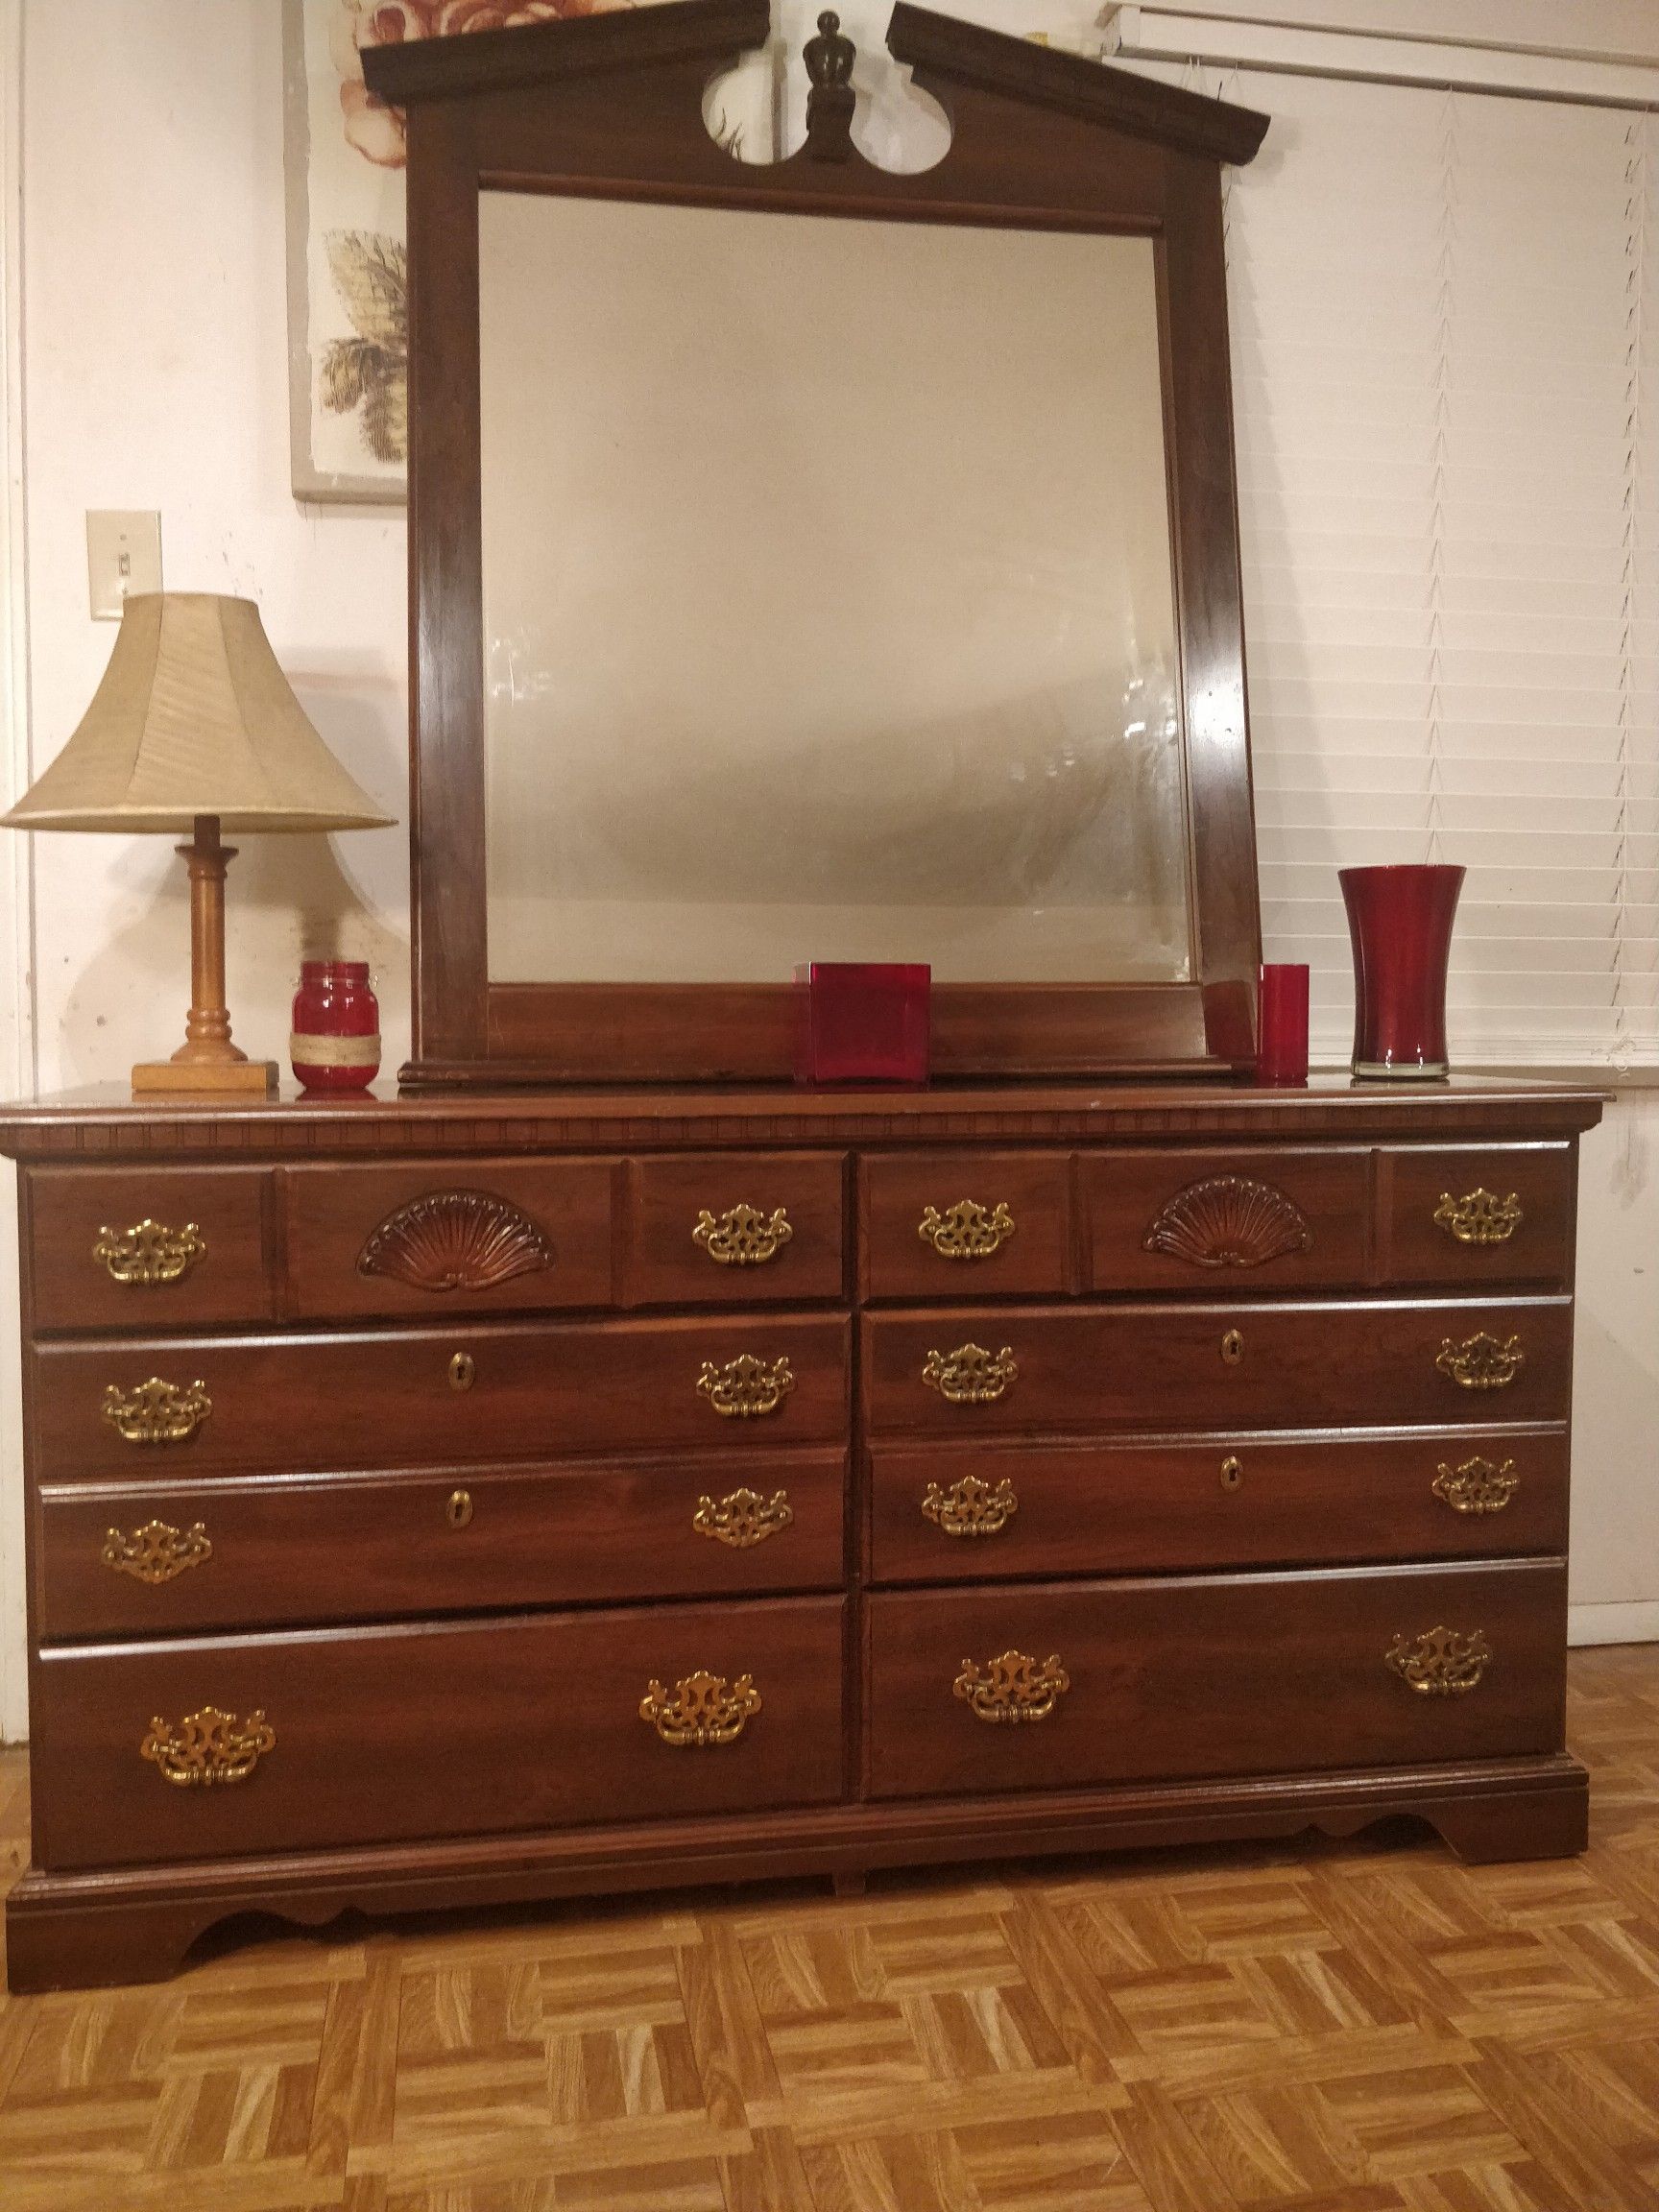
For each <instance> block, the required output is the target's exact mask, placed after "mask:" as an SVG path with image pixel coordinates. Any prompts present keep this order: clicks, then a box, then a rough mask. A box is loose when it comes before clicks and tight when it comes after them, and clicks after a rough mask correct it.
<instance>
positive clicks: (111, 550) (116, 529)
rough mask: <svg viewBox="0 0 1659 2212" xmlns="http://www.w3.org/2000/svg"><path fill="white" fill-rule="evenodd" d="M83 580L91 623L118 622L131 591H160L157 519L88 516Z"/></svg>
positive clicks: (154, 516) (124, 515)
mask: <svg viewBox="0 0 1659 2212" xmlns="http://www.w3.org/2000/svg"><path fill="white" fill-rule="evenodd" d="M86 580H87V587H88V589H89V591H90V594H91V601H92V619H93V621H94V622H119V621H120V619H121V616H122V614H123V613H124V612H125V611H126V606H127V600H128V596H129V594H130V593H132V592H134V591H159V590H160V589H161V517H160V516H159V515H147V514H114V513H110V512H108V511H105V512H99V513H89V514H88V515H87V517H86Z"/></svg>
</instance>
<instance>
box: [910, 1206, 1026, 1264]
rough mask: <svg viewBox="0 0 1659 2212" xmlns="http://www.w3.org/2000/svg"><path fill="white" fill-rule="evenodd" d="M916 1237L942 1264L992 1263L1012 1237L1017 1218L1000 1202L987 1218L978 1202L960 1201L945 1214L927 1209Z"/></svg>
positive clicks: (934, 1208)
mask: <svg viewBox="0 0 1659 2212" xmlns="http://www.w3.org/2000/svg"><path fill="white" fill-rule="evenodd" d="M916 1233H917V1235H918V1236H919V1237H920V1238H921V1239H922V1241H923V1243H924V1244H931V1245H932V1247H933V1249H934V1251H935V1252H937V1253H938V1254H939V1256H940V1258H941V1259H943V1260H989V1259H990V1257H991V1255H992V1254H993V1253H994V1252H997V1251H999V1250H1000V1249H1001V1247H1002V1246H1003V1245H1004V1244H1006V1243H1007V1241H1008V1239H1009V1238H1010V1237H1012V1236H1013V1234H1014V1216H1013V1214H1010V1213H1009V1211H1008V1208H1007V1206H1006V1205H1005V1204H1004V1203H1003V1201H1002V1200H1001V1199H998V1201H997V1203H996V1205H995V1206H993V1207H992V1209H991V1211H990V1213H989V1214H987V1213H986V1211H985V1209H984V1207H983V1206H981V1205H980V1203H979V1201H978V1199H977V1198H958V1199H957V1201H956V1203H955V1205H954V1206H947V1207H946V1209H945V1211H944V1213H943V1214H941V1213H940V1212H939V1210H938V1208H937V1207H936V1206H928V1207H926V1209H925V1210H924V1212H923V1214H922V1219H921V1221H920V1223H919V1224H918V1226H917V1231H916Z"/></svg>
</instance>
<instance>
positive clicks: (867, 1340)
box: [863, 1298, 1573, 1441]
mask: <svg viewBox="0 0 1659 2212" xmlns="http://www.w3.org/2000/svg"><path fill="white" fill-rule="evenodd" d="M863 1329H864V1333H865V1334H864V1358H863V1387H864V1392H865V1400H866V1404H867V1407H868V1409H869V1420H870V1426H871V1428H872V1429H873V1430H874V1431H877V1432H878V1433H888V1434H898V1433H905V1432H913V1433H914V1432H919V1433H925V1434H932V1435H941V1436H950V1437H952V1438H954V1439H956V1440H958V1441H971V1440H972V1439H973V1438H974V1437H975V1436H981V1435H986V1434H993V1433H998V1432H1004V1433H1005V1432H1018V1431H1023V1432H1025V1433H1027V1434H1037V1435H1041V1434H1045V1433H1048V1432H1051V1431H1079V1430H1082V1431H1091V1432H1095V1433H1098V1432H1100V1431H1108V1430H1113V1429H1118V1428H1126V1429H1163V1430H1166V1431H1167V1430H1172V1429H1182V1430H1187V1429H1203V1430H1212V1429H1229V1430H1239V1429H1246V1428H1248V1429H1327V1428H1346V1427H1367V1428H1383V1427H1395V1426H1399V1425H1404V1424H1407V1423H1410V1424H1422V1425H1426V1426H1430V1427H1439V1426H1441V1425H1443V1424H1445V1423H1449V1422H1455V1423H1456V1424H1458V1425H1459V1426H1463V1425H1466V1424H1469V1423H1482V1424H1487V1425H1489V1424H1490V1423H1492V1422H1493V1421H1494V1420H1497V1419H1499V1418H1500V1417H1501V1418H1502V1419H1503V1421H1505V1422H1510V1421H1515V1422H1537V1421H1561V1420H1565V1418H1566V1415H1567V1396H1568V1385H1569V1377H1570V1369H1571V1354H1572V1332H1573V1309H1572V1304H1571V1302H1570V1301H1569V1300H1568V1299H1565V1298H1513V1299H1507V1300H1501V1301H1500V1300H1493V1301H1490V1302H1477V1301H1474V1300H1463V1301H1453V1300H1430V1299H1417V1300H1407V1299H1365V1300H1359V1299H1355V1300H1352V1301H1349V1302H1346V1303H1344V1304H1341V1305H1334V1304H1333V1305H1316V1304H1312V1303H1306V1304H1296V1305H1270V1306H1269V1305H1258V1306H1252V1305H1250V1304H1249V1303H1248V1302H1247V1301H1239V1302H1238V1303H1236V1304H1231V1305H1222V1304H1214V1305H1202V1306H1201V1305H1196V1304H1192V1305H1186V1304H1181V1305H1162V1306H1119V1307H1093V1308H1083V1309H1079V1308H1075V1307H1058V1308H1056V1307H1052V1306H1039V1307H1027V1308H1023V1309H1022V1308H1020V1307H1009V1308H1006V1309H1003V1310H989V1311H987V1310H977V1311H976V1310H973V1309H962V1308H951V1309H945V1310H934V1311H930V1312H924V1313H902V1314H901V1313H892V1314H887V1313H877V1314H870V1315H867V1316H866V1317H865V1319H864V1322H863Z"/></svg>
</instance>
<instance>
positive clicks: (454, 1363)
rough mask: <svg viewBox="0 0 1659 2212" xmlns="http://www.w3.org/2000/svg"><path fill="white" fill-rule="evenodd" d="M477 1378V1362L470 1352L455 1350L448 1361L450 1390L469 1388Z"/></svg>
mask: <svg viewBox="0 0 1659 2212" xmlns="http://www.w3.org/2000/svg"><path fill="white" fill-rule="evenodd" d="M477 1380H478V1362H477V1360H476V1359H474V1358H473V1357H472V1355H471V1353H470V1352H457V1353H456V1354H455V1355H454V1357H453V1358H451V1360H450V1362H449V1387H450V1389H451V1390H470V1389H471V1387H472V1385H473V1383H476V1382H477Z"/></svg>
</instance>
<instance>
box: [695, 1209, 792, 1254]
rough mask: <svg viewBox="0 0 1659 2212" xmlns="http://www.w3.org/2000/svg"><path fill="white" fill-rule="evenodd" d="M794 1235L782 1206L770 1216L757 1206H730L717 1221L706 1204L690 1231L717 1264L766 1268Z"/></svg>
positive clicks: (697, 1242)
mask: <svg viewBox="0 0 1659 2212" xmlns="http://www.w3.org/2000/svg"><path fill="white" fill-rule="evenodd" d="M794 1234H795V1232H794V1230H793V1229H792V1228H791V1227H790V1225H789V1216H788V1214H786V1213H785V1212H784V1210H783V1208H782V1207H781V1206H780V1207H779V1208H778V1209H777V1211H776V1212H775V1213H774V1214H772V1216H771V1218H770V1219H768V1218H767V1216H766V1215H765V1214H762V1213H761V1212H760V1210H759V1208H758V1207H757V1206H729V1207H728V1208H727V1209H726V1212H725V1213H724V1214H721V1216H720V1218H719V1220H718V1221H716V1220H715V1218H714V1216H713V1214H710V1213H709V1209H708V1208H707V1207H705V1208H704V1209H703V1211H702V1212H701V1213H700V1214H698V1216H697V1226H696V1228H695V1229H693V1230H692V1232H691V1241H692V1243H693V1244H700V1245H701V1246H702V1247H703V1249H704V1251H705V1252H707V1253H708V1255H709V1259H710V1260H712V1261H713V1262H714V1264H715V1266H716V1267H764V1266H765V1264H766V1262H767V1261H768V1260H776V1259H777V1257H778V1255H779V1253H780V1252H781V1251H782V1249H783V1247H784V1245H785V1244H787V1243H788V1241H789V1239H790V1238H791V1237H793V1236H794Z"/></svg>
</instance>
